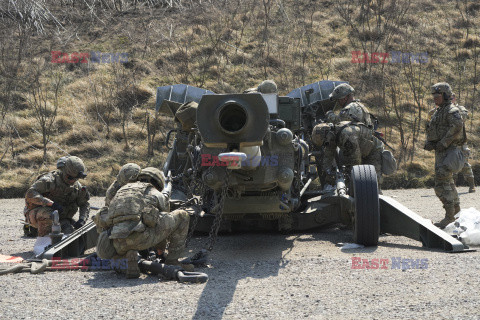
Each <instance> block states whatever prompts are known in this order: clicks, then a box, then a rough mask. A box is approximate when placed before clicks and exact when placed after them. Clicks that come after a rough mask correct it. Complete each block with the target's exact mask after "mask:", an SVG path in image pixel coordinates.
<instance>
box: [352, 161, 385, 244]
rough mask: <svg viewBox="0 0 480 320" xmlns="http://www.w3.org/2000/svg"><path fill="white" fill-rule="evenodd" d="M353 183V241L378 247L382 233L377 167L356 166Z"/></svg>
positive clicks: (353, 171) (353, 172)
mask: <svg viewBox="0 0 480 320" xmlns="http://www.w3.org/2000/svg"><path fill="white" fill-rule="evenodd" d="M351 182H352V187H353V197H354V199H355V216H354V218H355V219H354V220H355V221H354V223H353V241H354V242H355V243H358V244H363V245H365V246H376V245H377V244H378V236H379V233H380V204H379V200H378V184H377V173H376V172H375V167H374V166H372V165H358V166H354V167H353V168H352V173H351Z"/></svg>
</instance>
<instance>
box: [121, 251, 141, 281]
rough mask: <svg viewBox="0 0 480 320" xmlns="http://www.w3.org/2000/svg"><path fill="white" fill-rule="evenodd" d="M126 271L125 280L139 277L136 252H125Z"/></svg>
mask: <svg viewBox="0 0 480 320" xmlns="http://www.w3.org/2000/svg"><path fill="white" fill-rule="evenodd" d="M125 257H126V258H127V271H126V273H125V276H126V277H127V279H136V278H138V277H140V269H139V268H138V252H137V251H136V250H130V251H127V253H126V254H125Z"/></svg>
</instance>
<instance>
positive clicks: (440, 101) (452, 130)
mask: <svg viewBox="0 0 480 320" xmlns="http://www.w3.org/2000/svg"><path fill="white" fill-rule="evenodd" d="M431 89H432V94H433V99H434V101H435V104H436V105H437V106H438V108H437V109H436V111H435V112H434V113H433V115H432V119H431V120H430V121H429V123H428V124H427V129H426V133H427V139H426V143H425V146H424V149H425V150H428V151H430V150H435V194H436V195H437V197H438V198H439V199H440V201H442V203H443V207H444V208H445V218H444V219H443V220H441V221H440V222H438V223H435V225H436V226H437V227H439V228H442V229H443V228H445V227H446V226H447V225H448V224H449V223H450V222H453V221H455V217H454V216H455V214H456V213H457V212H459V211H460V199H459V198H458V193H457V189H456V188H455V183H454V182H453V174H454V173H455V172H458V171H460V170H461V168H462V167H463V164H464V156H463V153H462V150H461V148H462V146H463V144H464V143H465V139H464V124H463V119H462V116H461V113H460V110H459V108H458V107H457V106H455V105H454V104H452V102H451V95H452V89H451V88H450V85H449V84H448V83H445V82H440V83H437V84H435V85H433V86H432V88H431Z"/></svg>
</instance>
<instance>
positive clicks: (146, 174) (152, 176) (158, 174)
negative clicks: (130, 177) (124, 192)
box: [138, 167, 165, 191]
mask: <svg viewBox="0 0 480 320" xmlns="http://www.w3.org/2000/svg"><path fill="white" fill-rule="evenodd" d="M142 178H147V179H148V180H150V181H152V180H153V182H155V183H156V184H158V186H155V187H156V188H157V189H158V190H160V191H161V190H163V187H164V186H165V176H164V175H163V172H162V171H160V170H159V169H157V168H154V167H148V168H145V169H142V171H140V174H139V175H138V180H140V181H141V180H142ZM155 183H152V184H153V185H155Z"/></svg>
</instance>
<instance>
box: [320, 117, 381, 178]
mask: <svg viewBox="0 0 480 320" xmlns="http://www.w3.org/2000/svg"><path fill="white" fill-rule="evenodd" d="M329 132H331V133H329ZM312 140H313V142H314V143H315V144H316V145H317V146H321V145H324V146H325V153H324V157H323V165H324V168H331V167H332V164H333V163H334V161H335V151H336V148H337V147H339V148H340V150H341V156H342V158H341V161H342V165H345V166H346V167H352V166H354V165H359V164H370V165H373V166H374V167H375V171H376V173H377V179H378V182H379V185H380V183H381V182H382V152H383V150H384V146H383V142H381V141H380V140H378V139H377V138H376V137H374V136H373V135H372V130H371V129H370V128H368V127H367V126H366V125H364V124H363V123H355V122H350V121H342V122H340V123H339V124H338V125H333V124H326V123H321V124H319V125H317V126H315V128H314V129H313V133H312Z"/></svg>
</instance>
